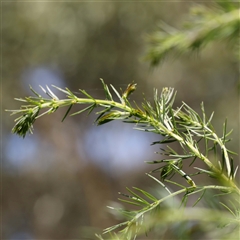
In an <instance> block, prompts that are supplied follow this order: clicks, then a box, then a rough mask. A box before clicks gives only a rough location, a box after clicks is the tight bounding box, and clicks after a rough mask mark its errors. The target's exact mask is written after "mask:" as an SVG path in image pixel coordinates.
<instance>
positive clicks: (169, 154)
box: [9, 0, 240, 240]
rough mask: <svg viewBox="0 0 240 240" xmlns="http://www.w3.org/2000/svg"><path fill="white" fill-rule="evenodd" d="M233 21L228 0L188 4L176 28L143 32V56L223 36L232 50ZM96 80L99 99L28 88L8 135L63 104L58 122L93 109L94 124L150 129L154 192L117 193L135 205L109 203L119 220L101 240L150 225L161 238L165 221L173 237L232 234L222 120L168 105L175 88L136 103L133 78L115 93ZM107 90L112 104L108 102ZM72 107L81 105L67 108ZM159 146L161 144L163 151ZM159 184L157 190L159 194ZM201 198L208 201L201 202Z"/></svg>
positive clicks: (232, 169) (228, 155) (154, 59)
mask: <svg viewBox="0 0 240 240" xmlns="http://www.w3.org/2000/svg"><path fill="white" fill-rule="evenodd" d="M239 24H240V19H239V9H238V5H237V3H235V2H234V1H230V0H229V1H224V2H218V3H216V5H215V8H214V9H210V8H207V7H204V6H202V5H199V6H197V7H194V8H192V9H191V12H190V19H189V21H188V22H187V23H185V24H184V25H183V29H181V30H177V29H174V28H173V27H170V26H168V25H166V24H165V23H163V24H162V26H161V28H162V29H161V31H158V32H156V33H154V34H152V35H151V36H150V37H149V42H150V49H149V52H148V55H147V59H148V60H150V61H151V63H152V64H153V65H156V64H158V63H159V62H161V61H162V60H163V59H164V58H165V57H166V56H168V55H170V54H171V53H175V54H177V55H179V54H182V53H188V52H192V51H193V50H194V51H195V50H198V49H200V48H201V47H203V46H205V45H206V44H209V43H210V42H212V41H216V40H217V41H220V40H221V41H222V40H228V41H229V42H231V44H232V46H233V47H234V49H235V51H236V52H237V54H238V53H239V51H238V50H239ZM101 82H102V85H103V89H104V91H105V99H95V98H94V97H93V96H91V95H90V94H89V93H87V92H86V91H85V90H80V92H81V93H82V94H83V95H84V98H79V97H77V96H76V95H75V94H74V93H73V92H72V91H71V90H69V89H68V88H66V89H61V88H59V87H56V86H53V87H54V88H56V89H58V90H59V91H61V92H63V93H65V94H66V96H67V98H65V99H59V98H58V97H57V96H56V95H55V94H54V93H53V92H52V91H51V89H50V88H49V87H46V89H45V88H43V87H41V88H42V90H43V92H44V93H45V94H46V95H47V96H48V97H42V96H41V95H40V94H39V93H37V92H36V91H35V90H33V89H32V88H31V90H32V92H33V94H34V96H31V97H26V98H24V99H16V100H18V101H21V102H23V103H24V105H23V106H22V107H21V108H20V109H18V110H9V111H10V112H11V113H12V114H14V115H15V114H20V116H19V117H17V118H16V120H15V122H16V123H15V126H14V127H13V130H12V131H13V133H15V134H18V135H19V136H21V137H25V136H26V134H27V133H33V124H34V122H35V121H36V120H37V119H38V118H40V117H42V116H44V115H45V114H51V113H54V112H55V111H57V110H58V108H61V107H67V110H66V113H65V115H64V116H63V119H62V121H64V120H65V118H66V117H67V116H68V115H70V116H74V115H77V114H81V113H83V112H87V113H88V114H90V113H91V112H92V111H93V110H94V109H95V108H100V110H99V111H98V112H97V113H96V114H97V118H96V123H97V124H98V125H102V124H106V123H108V122H110V121H113V120H121V121H123V122H125V123H130V124H134V128H135V129H136V130H140V131H145V132H152V133H156V134H158V135H160V136H161V137H160V140H159V141H157V142H154V143H152V144H159V145H160V146H161V148H160V149H161V151H160V152H159V153H157V154H158V155H160V157H159V159H156V160H153V161H149V162H147V163H148V164H151V165H153V166H155V167H154V168H153V170H152V171H151V172H149V173H147V176H148V177H149V178H151V179H152V180H153V181H154V182H155V183H156V185H157V190H156V191H155V192H153V193H152V192H147V191H145V190H143V189H140V188H137V187H133V188H127V193H119V194H120V196H121V198H120V199H119V200H120V201H121V202H122V203H123V204H129V205H131V206H132V208H133V206H134V210H127V209H125V208H124V207H122V208H120V209H115V208H112V207H110V208H111V209H114V210H116V211H117V212H119V213H121V214H122V216H124V217H125V221H123V222H122V223H120V224H117V225H115V226H112V227H109V228H107V229H105V230H104V232H103V233H104V234H108V236H109V237H108V238H107V237H106V239H116V240H122V239H127V240H130V239H136V238H137V237H138V236H141V235H142V234H147V233H148V232H150V230H151V232H153V233H154V234H156V235H157V236H158V239H160V238H162V237H163V236H164V234H165V232H166V226H171V227H170V231H171V232H174V234H175V235H174V236H173V237H175V238H177V239H196V238H195V237H194V236H195V235H194V234H196V233H195V231H196V232H197V235H196V236H198V238H199V236H200V239H203V238H204V236H205V235H206V234H207V233H209V234H208V237H209V238H210V237H211V238H212V239H237V238H238V237H239V231H238V230H239V227H240V225H239V223H240V221H239V220H240V219H239V209H240V208H239V204H240V201H239V199H240V189H239V187H238V185H237V183H236V176H237V170H238V166H237V164H236V163H235V162H234V160H233V159H234V155H236V153H234V152H232V151H231V150H230V149H228V147H227V144H228V142H229V141H230V140H231V139H230V138H229V136H230V134H231V131H228V130H227V120H225V122H224V123H223V130H222V134H221V135H219V134H217V132H216V131H215V129H214V127H213V125H212V119H213V114H211V115H210V117H207V116H206V114H205V109H204V104H203V103H202V104H201V114H199V113H197V112H196V111H194V110H193V109H192V108H191V107H190V106H189V105H188V104H186V103H184V102H183V103H182V105H181V106H179V107H174V100H175V97H176V92H175V91H174V89H173V88H163V89H162V91H161V92H160V93H159V92H158V90H157V89H155V90H154V94H153V95H154V98H153V102H149V101H147V100H146V99H144V100H143V102H142V105H141V106H138V105H137V104H136V103H135V102H134V101H130V99H129V96H130V94H132V93H133V92H134V91H135V90H136V86H137V85H136V84H135V83H131V84H129V85H128V87H127V89H126V90H125V91H124V92H123V93H120V92H118V91H117V90H116V89H115V88H114V87H113V86H112V85H110V86H108V85H107V84H105V83H104V81H103V80H102V79H101ZM113 94H115V95H116V97H117V99H118V101H115V100H114V99H115V98H113ZM79 104H83V105H87V106H86V107H84V108H82V109H80V110H75V112H73V113H71V111H72V110H73V109H74V108H75V107H76V106H78V105H79ZM164 144H167V146H166V147H164V148H163V147H162V146H163V145H164ZM177 149H178V150H177ZM179 149H180V150H179ZM189 162H190V163H189ZM200 163H201V165H200ZM199 165H200V166H201V167H199ZM201 174H202V175H206V176H209V177H211V178H214V181H215V182H214V184H204V183H202V182H201V181H199V180H198V178H197V177H196V176H197V175H201ZM174 175H175V177H177V175H178V176H179V177H180V178H183V179H184V181H185V183H186V184H182V182H181V181H179V180H178V179H179V178H173V176H174ZM159 189H161V190H162V191H160V194H159V193H158V192H159ZM172 189H174V190H172ZM163 192H164V193H163ZM209 196H210V197H209ZM179 199H181V200H179ZM189 199H191V202H190V201H189V202H190V203H189V204H188V200H189ZM200 201H201V202H202V205H201V206H199V202H200ZM204 201H206V203H205V204H208V205H207V206H206V207H205V206H204ZM189 205H192V206H194V208H193V207H189ZM189 224H190V225H189ZM191 224H195V226H192V225H191ZM105 236H107V235H104V237H105ZM97 237H98V238H99V239H104V238H103V237H102V236H97Z"/></svg>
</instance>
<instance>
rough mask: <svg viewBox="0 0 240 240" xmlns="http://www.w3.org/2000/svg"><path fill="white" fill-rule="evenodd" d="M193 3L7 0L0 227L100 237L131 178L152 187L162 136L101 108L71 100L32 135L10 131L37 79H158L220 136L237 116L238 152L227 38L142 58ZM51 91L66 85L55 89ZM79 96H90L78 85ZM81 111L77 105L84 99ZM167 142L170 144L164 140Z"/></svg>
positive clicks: (233, 66)
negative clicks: (70, 112)
mask: <svg viewBox="0 0 240 240" xmlns="http://www.w3.org/2000/svg"><path fill="white" fill-rule="evenodd" d="M193 4H194V1H193V2H114V1H113V2H108V1H107V2H47V1H46V2H7V1H5V2H2V91H1V92H2V98H1V100H2V102H1V104H2V116H3V117H2V129H1V130H2V132H1V134H2V154H1V157H2V159H1V160H2V179H1V180H2V223H1V224H2V231H3V232H2V237H3V239H9V240H18V239H94V234H95V233H100V232H101V231H102V229H103V228H106V227H109V226H111V225H113V224H115V223H117V222H118V221H119V220H121V219H118V216H114V215H113V214H111V213H110V212H109V210H108V209H107V208H106V206H108V205H116V204H119V203H116V201H117V198H118V197H119V195H118V192H125V187H132V186H135V187H141V188H143V189H146V190H149V189H154V187H156V186H155V183H154V182H153V181H152V180H151V179H149V178H148V177H147V176H146V175H145V174H144V173H145V172H148V171H150V170H151V169H152V167H151V166H148V165H147V164H145V163H144V161H150V160H153V159H159V156H157V155H156V154H154V152H155V151H158V150H159V146H150V145H151V143H152V142H153V141H157V140H159V136H158V135H154V134H149V133H143V132H138V131H136V130H132V128H133V126H132V125H127V124H124V123H121V122H110V123H108V124H107V125H103V126H98V127H97V126H95V125H94V120H95V116H94V114H93V115H90V116H87V115H86V114H82V115H78V116H74V117H68V118H66V120H65V121H64V123H62V122H61V119H62V117H63V116H64V113H65V110H66V109H60V110H58V111H57V112H56V113H55V114H53V115H47V116H45V117H43V118H41V119H40V120H39V121H37V122H36V123H35V126H34V134H33V135H27V136H26V137H25V139H22V138H20V137H18V136H15V135H13V134H12V133H11V128H12V127H13V125H14V116H9V113H8V112H5V111H4V110H5V109H18V108H19V107H20V102H17V101H15V100H14V98H16V97H25V96H29V95H31V92H30V90H29V85H31V86H32V87H33V88H34V89H35V90H37V91H38V92H40V91H41V90H40V88H39V85H42V86H46V85H48V86H51V85H52V84H53V85H56V86H58V87H62V88H64V87H68V88H69V89H71V90H72V91H74V92H78V89H79V88H80V89H84V90H86V91H87V92H88V93H90V94H91V95H93V96H94V97H96V98H104V92H103V90H102V85H101V82H100V81H99V78H103V79H104V81H105V82H106V83H107V84H113V85H114V87H115V88H116V89H123V90H124V89H125V88H126V87H127V85H128V83H130V82H132V81H134V82H135V83H137V84H138V85H137V86H138V88H137V90H136V91H135V92H134V94H133V95H132V96H131V99H135V100H136V101H137V102H141V99H142V98H143V95H142V93H143V92H144V94H145V97H146V99H148V100H150V101H151V99H152V95H153V94H152V93H153V88H158V89H159V90H161V89H162V87H166V86H170V87H174V88H175V89H176V90H177V92H178V94H177V98H176V104H175V105H176V106H180V105H181V102H182V101H184V102H186V103H187V104H188V105H190V106H191V107H192V108H194V109H195V110H197V111H199V110H200V103H201V102H202V101H204V104H205V108H206V112H207V114H208V115H210V114H211V112H212V111H214V112H215V115H214V119H213V124H214V126H215V127H216V130H217V131H218V133H219V134H220V135H221V132H222V124H223V122H224V120H225V118H226V117H227V118H228V126H229V130H230V129H234V132H233V134H232V138H233V141H232V142H230V143H229V148H230V149H232V150H233V151H236V152H238V146H239V142H238V137H239V136H238V134H239V131H238V130H239V129H238V127H239V125H238V123H239V121H238V119H239V105H238V104H239V100H238V97H239V95H238V73H239V72H238V68H239V65H238V64H237V61H236V59H235V58H234V55H233V53H232V52H231V50H230V49H229V48H228V45H227V43H222V42H215V43H214V44H211V45H209V46H207V47H206V48H205V49H204V50H203V51H202V52H200V53H198V54H193V55H192V56H183V57H181V58H177V59H167V60H166V61H165V62H164V64H162V65H160V66H158V67H157V68H154V69H153V68H151V67H150V64H149V62H145V61H144V60H143V58H144V54H145V53H146V50H147V42H146V36H147V35H148V34H151V33H152V32H153V31H155V30H158V27H159V23H160V22H161V21H164V22H166V23H167V24H169V25H171V26H174V27H176V28H178V27H179V26H180V22H181V21H182V20H183V19H185V18H186V16H187V14H188V11H189V8H190V7H191V6H193ZM53 91H54V92H55V93H56V94H57V95H59V96H62V94H59V93H58V92H57V91H56V90H55V89H53ZM76 94H79V97H81V96H82V95H81V94H80V93H76ZM75 110H76V109H75ZM161 147H162V146H161Z"/></svg>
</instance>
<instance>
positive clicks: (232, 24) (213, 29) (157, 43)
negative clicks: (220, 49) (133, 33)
mask: <svg viewBox="0 0 240 240" xmlns="http://www.w3.org/2000/svg"><path fill="white" fill-rule="evenodd" d="M216 4H218V5H220V6H218V8H216V9H214V10H212V9H210V8H207V7H204V6H202V5H199V6H197V7H193V8H192V9H191V11H190V19H189V21H188V22H187V23H185V24H184V25H183V28H182V29H181V30H177V29H175V28H173V27H170V26H168V25H167V24H166V23H162V24H161V26H160V28H161V30H160V31H156V32H155V33H153V34H151V35H150V36H149V37H148V38H147V40H148V42H149V50H148V53H147V55H146V60H149V61H150V62H151V64H152V65H157V64H159V63H160V62H162V61H163V60H164V58H165V57H167V56H168V55H170V54H172V53H173V55H179V54H183V53H189V52H192V51H196V50H199V49H200V48H202V47H204V46H206V45H207V44H208V43H210V42H213V41H224V40H229V41H232V45H233V46H234V48H235V49H234V51H235V54H236V56H237V57H238V58H239V41H240V39H239V31H240V17H239V13H240V12H239V11H240V10H239V8H238V5H237V4H236V2H235V3H234V2H232V1H225V2H224V3H221V2H220V3H216Z"/></svg>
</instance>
